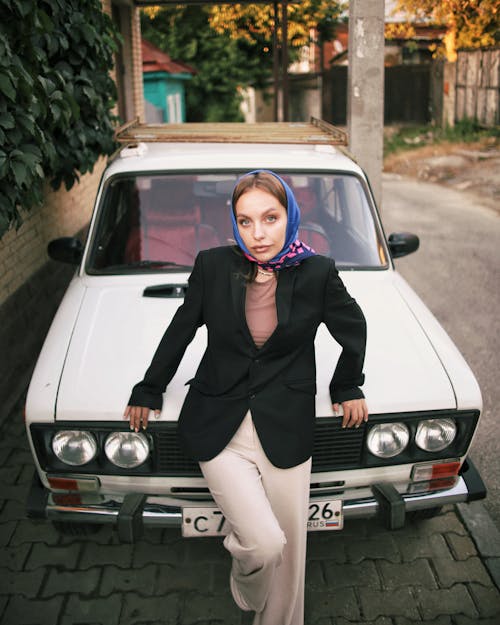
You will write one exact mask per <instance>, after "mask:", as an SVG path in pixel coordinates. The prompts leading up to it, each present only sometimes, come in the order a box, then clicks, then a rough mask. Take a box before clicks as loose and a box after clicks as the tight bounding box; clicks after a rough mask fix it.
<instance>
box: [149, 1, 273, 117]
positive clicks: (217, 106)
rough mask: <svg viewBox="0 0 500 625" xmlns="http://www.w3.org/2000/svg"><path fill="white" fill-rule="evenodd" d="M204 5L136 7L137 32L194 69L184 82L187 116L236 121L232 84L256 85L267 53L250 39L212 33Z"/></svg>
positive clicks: (265, 72)
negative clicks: (138, 17) (139, 21)
mask: <svg viewBox="0 0 500 625" xmlns="http://www.w3.org/2000/svg"><path fill="white" fill-rule="evenodd" d="M209 16H210V9H209V8H208V7H205V6H176V7H165V8H156V9H154V10H145V11H143V12H142V35H143V37H144V38H145V39H147V40H148V41H150V42H151V43H152V44H154V45H155V46H157V47H158V48H160V49H161V50H164V51H165V52H167V53H168V54H169V55H170V56H171V57H172V58H173V59H179V60H181V61H183V62H184V63H187V64H189V65H190V66H192V67H193V68H194V69H195V70H196V74H195V75H194V76H193V78H192V80H190V81H189V83H187V86H186V109H187V110H186V114H187V120H188V121H194V122H197V121H208V122H210V121H242V116H241V113H240V110H239V104H240V99H239V97H238V87H240V86H245V85H249V84H256V85H257V86H259V85H262V84H263V83H264V81H265V79H266V78H267V77H268V76H270V75H271V72H272V56H271V53H270V52H269V50H268V51H267V52H266V51H265V50H264V49H263V48H264V47H265V46H264V45H262V46H260V47H259V45H258V44H257V43H256V42H249V41H244V40H239V39H233V38H231V37H230V36H229V34H225V33H222V34H218V33H217V32H216V31H215V30H214V29H213V28H212V27H211V26H210V23H209Z"/></svg>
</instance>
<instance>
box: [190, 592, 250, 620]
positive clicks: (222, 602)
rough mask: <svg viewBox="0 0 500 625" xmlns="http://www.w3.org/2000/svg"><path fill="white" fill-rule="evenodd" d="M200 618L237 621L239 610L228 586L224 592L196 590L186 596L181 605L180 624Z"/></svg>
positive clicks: (239, 616)
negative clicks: (207, 592)
mask: <svg viewBox="0 0 500 625" xmlns="http://www.w3.org/2000/svg"><path fill="white" fill-rule="evenodd" d="M202 619H205V620H206V619H208V620H220V621H222V622H223V623H239V622H240V620H241V610H240V609H239V608H238V606H237V605H236V604H235V602H234V601H233V598H232V596H231V592H230V590H229V588H228V589H227V591H226V592H225V593H224V594H216V595H214V594H204V593H203V592H197V593H196V594H194V593H190V594H189V595H187V596H186V598H185V601H184V604H183V606H182V612H181V620H180V622H181V623H182V625H191V624H193V625H194V623H196V624H197V623H198V622H199V621H200V620H202Z"/></svg>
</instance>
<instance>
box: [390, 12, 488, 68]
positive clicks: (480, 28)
mask: <svg viewBox="0 0 500 625" xmlns="http://www.w3.org/2000/svg"><path fill="white" fill-rule="evenodd" d="M396 11H403V12H405V13H406V14H407V15H409V16H410V15H411V16H414V17H417V18H422V19H429V18H430V19H432V20H433V21H434V22H436V23H438V24H443V25H445V26H447V27H448V33H447V34H446V36H445V39H444V41H443V46H442V47H441V49H440V50H438V53H444V52H445V51H446V55H447V57H448V58H449V59H450V60H454V56H456V52H455V51H456V50H457V49H458V48H481V47H489V46H496V45H498V44H499V43H500V32H499V29H498V18H499V5H498V1H497V0H442V2H434V1H433V0H398V2H397V5H396ZM411 33H412V30H407V31H406V36H411Z"/></svg>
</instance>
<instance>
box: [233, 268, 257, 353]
mask: <svg viewBox="0 0 500 625" xmlns="http://www.w3.org/2000/svg"><path fill="white" fill-rule="evenodd" d="M244 274H245V267H244V265H243V262H241V263H235V266H233V267H232V271H231V300H232V304H233V313H234V314H235V315H236V319H238V321H239V322H240V325H241V327H242V329H243V333H244V335H245V337H246V338H247V339H248V341H249V342H250V343H251V345H253V346H254V345H255V344H254V342H253V338H252V335H251V334H250V330H249V329H248V325H247V320H246V313H245V297H246V281H245V277H244Z"/></svg>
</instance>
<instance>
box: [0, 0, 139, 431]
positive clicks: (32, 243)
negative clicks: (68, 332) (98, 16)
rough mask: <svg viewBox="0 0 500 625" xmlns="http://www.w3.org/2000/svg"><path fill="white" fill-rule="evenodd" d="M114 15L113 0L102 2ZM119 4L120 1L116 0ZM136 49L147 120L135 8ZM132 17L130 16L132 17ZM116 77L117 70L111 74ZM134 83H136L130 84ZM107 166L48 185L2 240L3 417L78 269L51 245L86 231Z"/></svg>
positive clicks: (130, 44) (134, 74)
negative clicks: (66, 183) (67, 184)
mask: <svg viewBox="0 0 500 625" xmlns="http://www.w3.org/2000/svg"><path fill="white" fill-rule="evenodd" d="M102 4H103V10H104V11H106V12H107V13H108V14H111V6H112V2H111V0H103V3H102ZM117 6H118V7H120V6H121V5H120V4H118V3H117ZM129 15H130V41H127V42H126V44H127V48H128V50H129V51H131V54H130V55H127V56H128V59H126V60H125V63H130V65H129V67H128V68H127V73H128V75H129V76H130V77H131V81H129V84H128V85H127V87H126V89H127V93H126V98H127V99H128V100H129V101H130V102H132V105H133V109H134V110H133V111H132V117H133V116H139V117H140V118H141V119H144V95H143V85H142V54H141V45H140V44H141V32H140V18H139V9H137V8H135V7H131V8H130V13H129ZM127 19H128V18H127ZM111 75H112V77H114V73H113V72H112V74H111ZM130 83H131V84H130ZM105 165H106V159H105V158H101V159H100V160H99V161H98V162H97V163H96V165H95V166H94V171H93V172H92V173H91V174H86V175H85V176H82V177H81V180H80V183H79V184H77V185H75V186H74V187H73V188H72V189H71V190H70V191H66V190H65V189H62V190H60V191H58V192H54V191H52V190H51V189H50V187H49V186H48V185H47V188H46V193H45V199H44V202H43V205H42V206H41V207H38V208H33V209H32V210H30V211H28V212H27V211H24V212H23V213H22V215H23V218H24V222H23V224H22V226H21V227H20V228H19V229H18V230H17V231H16V230H14V229H13V230H10V231H9V232H7V233H6V234H5V235H4V236H3V238H2V239H1V240H0V354H1V356H2V365H4V366H2V376H0V402H1V405H2V408H3V410H2V411H1V412H0V420H1V419H2V418H4V417H6V416H7V415H8V414H9V412H10V410H11V408H12V407H13V406H14V405H15V404H16V402H17V401H18V400H19V397H20V396H21V395H22V393H23V392H24V391H25V390H26V387H27V384H28V382H29V379H30V376H31V372H32V370H33V367H34V365H35V362H36V358H37V355H38V352H39V350H40V348H41V346H42V344H43V340H44V338H45V335H46V333H47V330H48V328H49V326H50V323H51V321H52V318H53V316H54V314H55V311H56V310H57V307H58V305H59V302H60V300H61V298H62V296H63V294H64V291H65V289H66V286H67V284H68V283H69V281H70V279H71V277H72V275H73V273H74V270H75V268H74V267H72V266H70V265H64V264H62V263H57V262H55V261H52V260H50V259H49V257H48V255H47V244H48V243H49V241H51V240H52V239H55V238H57V237H61V236H73V235H76V234H79V235H80V236H83V235H84V231H85V230H86V227H87V225H88V223H89V221H90V217H91V212H92V207H93V203H94V200H95V196H96V192H97V188H98V186H99V181H100V178H101V175H102V172H103V170H104V167H105Z"/></svg>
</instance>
